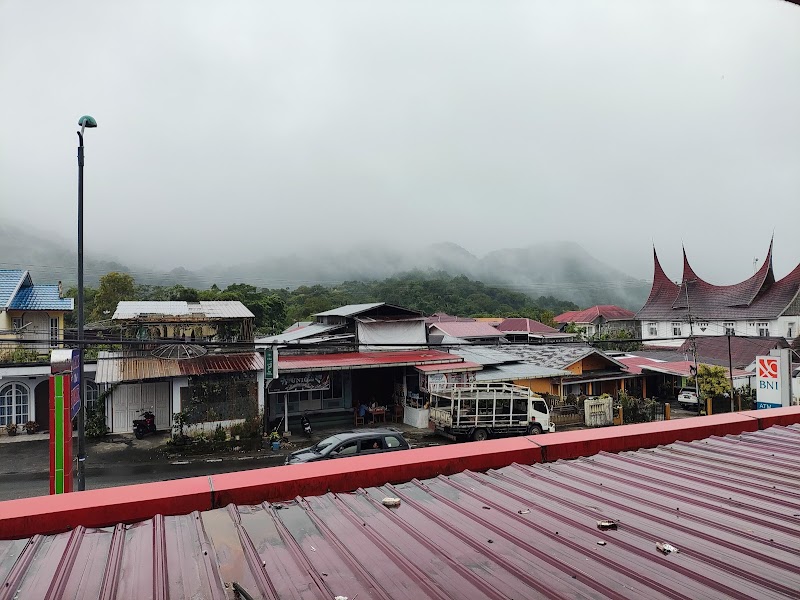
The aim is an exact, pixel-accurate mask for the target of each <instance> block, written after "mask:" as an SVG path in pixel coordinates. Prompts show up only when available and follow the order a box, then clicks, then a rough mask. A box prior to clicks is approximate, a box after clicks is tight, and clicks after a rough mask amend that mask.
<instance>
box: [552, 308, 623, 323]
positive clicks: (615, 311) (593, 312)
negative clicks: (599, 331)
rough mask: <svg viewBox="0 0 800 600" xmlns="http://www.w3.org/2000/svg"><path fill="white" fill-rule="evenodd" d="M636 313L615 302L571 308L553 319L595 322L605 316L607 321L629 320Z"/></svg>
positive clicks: (558, 321) (565, 321) (557, 320)
mask: <svg viewBox="0 0 800 600" xmlns="http://www.w3.org/2000/svg"><path fill="white" fill-rule="evenodd" d="M635 316H636V315H635V314H634V313H633V312H632V311H630V310H628V309H626V308H622V307H620V306H615V305H613V304H599V305H597V306H592V307H590V308H587V309H584V310H570V311H567V312H565V313H561V314H560V315H558V316H557V317H554V318H553V320H554V321H555V322H556V323H594V321H595V319H597V318H599V317H603V318H604V319H605V320H606V321H627V320H630V319H633V318H634V317H635Z"/></svg>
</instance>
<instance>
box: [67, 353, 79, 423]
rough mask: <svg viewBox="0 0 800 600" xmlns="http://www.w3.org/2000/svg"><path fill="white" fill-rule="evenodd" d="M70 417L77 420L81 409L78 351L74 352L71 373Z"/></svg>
mask: <svg viewBox="0 0 800 600" xmlns="http://www.w3.org/2000/svg"><path fill="white" fill-rule="evenodd" d="M69 406H70V408H69V416H70V418H73V419H74V418H75V415H77V414H78V411H80V409H81V365H80V357H79V353H78V351H77V350H73V351H72V360H71V362H70V373H69Z"/></svg>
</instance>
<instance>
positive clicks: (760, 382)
mask: <svg viewBox="0 0 800 600" xmlns="http://www.w3.org/2000/svg"><path fill="white" fill-rule="evenodd" d="M782 383H783V382H782V381H781V359H780V357H778V356H756V408H779V407H781V406H783V390H782V389H781V387H782Z"/></svg>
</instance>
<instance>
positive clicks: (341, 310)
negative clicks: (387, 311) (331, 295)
mask: <svg viewBox="0 0 800 600" xmlns="http://www.w3.org/2000/svg"><path fill="white" fill-rule="evenodd" d="M384 304H386V303H385V302H370V303H369V304H347V305H345V306H340V307H338V308H332V309H331V310H326V311H324V312H321V313H316V314H315V315H314V316H315V317H352V316H354V315H357V314H360V313H362V312H366V311H368V310H372V309H373V308H378V307H379V306H383V305H384Z"/></svg>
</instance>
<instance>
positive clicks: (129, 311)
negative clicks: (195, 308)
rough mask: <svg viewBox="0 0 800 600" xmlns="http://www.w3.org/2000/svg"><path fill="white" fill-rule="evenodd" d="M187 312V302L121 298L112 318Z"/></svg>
mask: <svg viewBox="0 0 800 600" xmlns="http://www.w3.org/2000/svg"><path fill="white" fill-rule="evenodd" d="M188 314H189V304H188V302H182V301H181V302H177V301H160V300H152V301H151V300H147V301H142V300H123V301H121V302H119V303H117V309H116V310H115V311H114V316H113V317H111V318H112V319H136V318H138V317H140V316H141V315H168V316H170V317H182V316H186V315H188Z"/></svg>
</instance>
